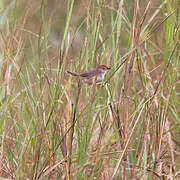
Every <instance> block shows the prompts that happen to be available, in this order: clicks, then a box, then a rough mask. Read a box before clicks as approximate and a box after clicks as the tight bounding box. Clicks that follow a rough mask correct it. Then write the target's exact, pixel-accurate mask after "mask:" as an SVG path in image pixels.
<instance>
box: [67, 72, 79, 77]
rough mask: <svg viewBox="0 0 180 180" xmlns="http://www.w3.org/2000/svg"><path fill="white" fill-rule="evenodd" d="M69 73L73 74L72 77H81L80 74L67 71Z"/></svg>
mask: <svg viewBox="0 0 180 180" xmlns="http://www.w3.org/2000/svg"><path fill="white" fill-rule="evenodd" d="M66 72H67V73H69V74H71V75H72V76H79V74H77V73H74V72H71V71H66Z"/></svg>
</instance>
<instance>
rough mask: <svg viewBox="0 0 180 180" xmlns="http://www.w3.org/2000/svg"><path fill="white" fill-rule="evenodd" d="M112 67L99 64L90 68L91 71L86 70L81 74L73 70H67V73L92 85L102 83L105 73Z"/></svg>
mask: <svg viewBox="0 0 180 180" xmlns="http://www.w3.org/2000/svg"><path fill="white" fill-rule="evenodd" d="M110 69H111V68H110V67H108V66H106V65H99V66H97V67H96V68H93V69H90V70H89V71H85V72H83V73H80V74H78V73H75V72H71V71H67V73H69V74H71V75H72V76H76V77H78V78H79V79H80V80H82V82H83V83H86V84H89V85H91V84H100V83H101V82H102V81H103V79H104V76H105V74H106V73H107V71H108V70H110Z"/></svg>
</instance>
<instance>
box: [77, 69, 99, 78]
mask: <svg viewBox="0 0 180 180" xmlns="http://www.w3.org/2000/svg"><path fill="white" fill-rule="evenodd" d="M96 73H97V70H95V69H92V70H89V71H87V72H84V73H82V74H80V76H81V77H86V78H92V77H93V76H95V75H96Z"/></svg>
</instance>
